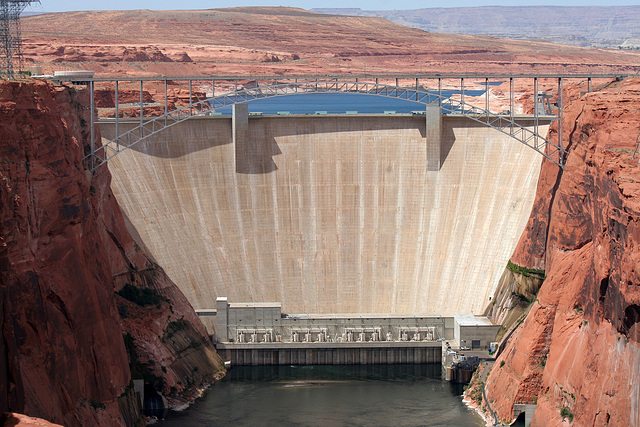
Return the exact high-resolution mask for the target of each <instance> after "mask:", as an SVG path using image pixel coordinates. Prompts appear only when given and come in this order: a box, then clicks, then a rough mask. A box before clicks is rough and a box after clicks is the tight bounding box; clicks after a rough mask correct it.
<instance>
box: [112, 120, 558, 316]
mask: <svg viewBox="0 0 640 427" xmlns="http://www.w3.org/2000/svg"><path fill="white" fill-rule="evenodd" d="M120 126H121V130H120V131H121V132H123V131H125V130H126V126H125V125H122V124H121V125H120ZM442 126H443V158H444V157H445V156H446V159H445V160H444V161H443V164H442V168H441V170H440V171H437V172H435V171H434V172H432V171H427V150H426V141H425V134H426V133H425V122H424V119H422V120H418V119H416V118H412V117H406V116H402V117H400V116H387V117H357V116H356V117H274V118H269V117H260V118H252V119H251V120H250V122H249V130H248V140H249V141H250V142H251V144H250V145H249V146H248V147H249V148H248V149H247V150H246V151H245V152H243V153H241V155H239V156H238V158H237V159H236V158H235V157H236V155H235V147H234V144H233V143H232V135H231V133H232V132H231V119H230V118H202V119H194V120H189V121H187V122H184V123H182V124H179V125H176V126H174V127H172V128H169V129H167V130H165V131H163V132H161V133H159V134H157V135H156V136H155V137H153V139H149V140H148V141H146V142H141V143H140V144H138V145H136V146H134V147H133V149H130V150H127V151H125V152H124V153H122V154H120V155H118V156H116V157H115V158H113V159H112V160H110V162H109V167H110V169H111V172H112V174H113V183H112V187H113V191H114V193H115V195H116V197H117V199H118V202H119V203H120V205H121V207H122V209H123V211H124V212H125V213H126V216H127V217H128V218H129V220H130V221H131V223H132V225H133V226H134V227H135V228H136V230H137V233H138V234H139V235H140V237H141V240H142V242H144V245H145V246H147V248H149V250H150V251H151V253H152V254H153V256H154V257H155V260H156V262H158V264H160V265H161V266H162V267H163V268H164V269H165V270H166V272H167V273H168V274H169V276H170V277H171V278H172V279H173V280H174V281H175V282H176V284H177V285H178V286H179V287H180V289H181V290H182V291H183V292H184V293H185V295H186V296H187V298H188V299H189V301H190V302H191V303H192V304H193V306H194V308H196V309H203V308H213V307H215V301H216V297H217V296H228V297H229V299H230V300H233V301H247V302H249V301H254V302H263V301H264V302H266V301H271V302H273V301H279V302H281V303H282V306H283V311H284V312H289V313H291V312H295V313H439V314H442V315H450V314H452V313H456V312H473V313H480V312H482V311H483V309H484V307H485V306H486V304H487V303H488V302H489V297H490V296H492V295H493V292H494V290H495V287H496V285H497V282H498V279H499V277H500V275H501V274H502V271H503V269H504V267H505V265H506V263H507V260H508V258H509V256H510V255H511V253H512V252H513V249H514V247H515V245H516V243H517V241H518V238H519V237H520V234H521V233H522V231H523V229H524V226H525V224H526V221H527V219H528V216H529V213H530V211H531V205H532V203H533V198H534V195H535V190H536V184H537V178H538V173H539V169H540V164H541V159H542V157H541V156H540V155H539V154H538V153H536V152H535V151H533V150H532V149H530V148H527V147H525V146H524V145H522V144H520V143H518V142H516V141H514V140H513V139H511V138H510V137H509V136H507V135H504V134H502V133H500V132H498V131H496V130H494V129H491V128H488V127H485V126H483V125H480V124H477V123H473V122H472V121H471V120H468V119H466V118H464V117H445V118H444V119H443V125H442ZM101 132H102V135H103V137H105V138H106V137H112V136H113V135H112V134H113V128H112V127H110V126H109V125H105V124H101ZM545 132H546V129H541V133H543V134H544V133H545Z"/></svg>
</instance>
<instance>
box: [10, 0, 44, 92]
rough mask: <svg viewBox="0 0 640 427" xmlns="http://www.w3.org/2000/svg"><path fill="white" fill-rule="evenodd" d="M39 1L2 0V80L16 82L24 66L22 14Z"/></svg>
mask: <svg viewBox="0 0 640 427" xmlns="http://www.w3.org/2000/svg"><path fill="white" fill-rule="evenodd" d="M31 3H40V2H39V1H37V0H0V78H7V79H9V80H14V79H15V78H16V68H17V71H20V68H21V65H22V40H21V38H20V14H21V13H22V11H23V10H24V9H25V8H26V7H27V6H29V4H31Z"/></svg>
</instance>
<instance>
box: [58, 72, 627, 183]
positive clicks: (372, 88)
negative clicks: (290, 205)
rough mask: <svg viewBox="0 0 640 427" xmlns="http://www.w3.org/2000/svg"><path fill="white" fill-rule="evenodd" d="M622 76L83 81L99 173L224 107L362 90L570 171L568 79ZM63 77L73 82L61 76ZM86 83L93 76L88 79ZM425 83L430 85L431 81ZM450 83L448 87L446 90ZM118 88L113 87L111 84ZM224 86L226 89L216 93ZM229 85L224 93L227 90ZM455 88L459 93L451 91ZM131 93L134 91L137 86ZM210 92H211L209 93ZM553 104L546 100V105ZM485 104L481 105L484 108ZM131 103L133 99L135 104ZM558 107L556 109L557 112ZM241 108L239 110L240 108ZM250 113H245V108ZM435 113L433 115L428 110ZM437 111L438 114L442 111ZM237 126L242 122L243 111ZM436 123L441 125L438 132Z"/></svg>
mask: <svg viewBox="0 0 640 427" xmlns="http://www.w3.org/2000/svg"><path fill="white" fill-rule="evenodd" d="M620 77H623V76H618V75H515V76H514V75H491V76H481V75H420V76H405V75H380V76H353V75H329V76H290V77H288V76H287V77H283V76H216V77H210V78H205V77H164V78H148V77H147V78H119V77H118V78H99V79H98V78H97V79H91V80H89V81H82V82H77V83H83V84H88V86H89V88H90V94H91V100H90V102H91V105H92V107H93V108H91V125H92V126H91V152H90V153H89V154H88V155H87V157H86V158H85V160H86V162H87V164H88V167H89V169H91V170H92V171H93V170H95V169H96V168H98V167H100V166H102V165H104V164H105V163H106V162H108V161H109V160H110V159H112V158H113V157H114V156H116V155H118V154H120V153H122V152H123V151H125V150H127V149H128V148H131V147H133V146H134V145H136V144H138V143H139V142H141V141H144V140H146V139H148V138H150V137H152V136H154V135H156V134H158V133H159V132H162V131H163V130H165V129H167V128H169V127H171V126H174V125H176V124H178V123H181V122H184V121H186V120H189V119H191V118H194V117H198V116H210V115H219V113H217V110H219V109H221V108H224V107H229V106H234V105H238V104H246V103H248V102H250V101H253V100H257V99H264V98H273V97H281V96H287V95H297V94H310V93H358V94H367V95H372V96H379V97H387V98H395V99H404V100H408V101H413V102H416V103H419V104H422V105H424V107H425V110H424V111H422V112H415V113H417V114H422V113H424V114H425V115H426V116H427V122H428V123H427V129H428V130H429V128H432V129H431V130H432V132H435V133H434V134H435V135H437V133H438V132H439V127H438V120H439V118H440V117H441V116H442V115H458V116H464V117H466V118H468V119H470V120H472V121H474V122H478V123H481V124H483V125H486V126H488V127H490V128H492V129H495V130H497V131H499V132H501V133H504V134H507V135H509V136H510V137H511V138H513V139H514V140H515V141H518V142H520V143H522V144H524V145H526V146H527V147H529V148H531V149H533V150H535V151H536V152H538V153H540V154H541V155H542V156H544V157H545V158H547V159H548V160H549V161H551V162H553V163H554V164H556V165H558V166H559V167H560V168H564V161H565V155H566V151H565V148H564V144H563V140H562V134H563V132H562V110H563V105H564V97H563V94H564V90H563V82H564V81H565V80H567V79H573V80H576V79H577V80H581V81H585V80H586V81H587V83H588V86H587V87H588V91H591V87H592V81H593V79H611V78H620ZM517 79H526V80H528V81H531V82H532V83H533V85H532V86H533V87H532V88H531V89H532V93H534V94H538V96H536V99H535V102H534V104H535V108H534V112H533V114H515V109H516V105H515V99H514V96H515V89H514V81H515V80H517ZM541 79H546V80H547V81H548V79H553V80H554V81H557V93H556V95H555V97H556V102H555V105H554V107H552V106H551V105H550V103H549V98H550V96H547V95H546V92H541V91H539V90H538V87H539V81H540V80H541ZM61 80H62V81H71V82H73V79H72V78H69V79H66V80H64V79H61ZM85 80H86V79H85ZM469 81H472V82H473V83H472V85H473V87H475V88H476V89H477V88H481V89H482V92H483V95H482V97H484V102H482V101H481V100H480V101H479V97H478V96H470V95H469V94H470V92H469V89H468V88H469ZM507 81H508V82H509V95H508V98H509V108H508V109H506V110H504V109H503V110H502V111H492V109H491V107H490V104H491V99H490V96H491V92H490V90H489V88H490V85H495V84H501V83H504V82H507ZM425 82H427V83H430V85H425ZM185 83H186V84H187V85H188V102H185V105H182V106H176V107H175V108H170V107H169V105H170V102H169V95H168V87H169V85H176V84H183V85H184V84H185ZM194 84H195V85H197V86H198V87H202V86H203V85H206V86H207V87H210V92H209V93H208V94H207V97H206V98H205V99H199V98H198V97H197V96H196V97H195V99H194V88H193V87H194ZM100 85H102V86H104V87H107V88H109V89H108V90H110V91H112V96H113V100H114V102H113V108H112V112H111V115H112V116H113V117H100V118H99V117H98V116H96V114H95V106H96V104H95V96H94V95H95V91H96V88H97V87H98V86H100ZM124 85H128V86H129V87H131V86H133V87H135V88H136V89H137V92H138V93H139V102H136V103H135V104H137V105H135V106H136V107H139V113H137V116H138V117H137V120H138V124H137V126H134V127H133V128H129V129H128V130H127V131H125V132H122V133H120V124H121V123H123V122H124V121H125V120H127V121H130V119H125V118H124V117H122V109H123V107H124V104H122V103H121V101H120V97H121V93H120V92H121V90H122V89H121V87H122V86H124ZM145 85H147V87H149V86H154V87H157V86H158V85H159V86H160V87H161V88H163V89H164V100H163V101H164V102H162V100H160V102H158V103H157V105H159V106H161V107H162V108H161V109H160V111H157V110H156V111H155V112H154V113H153V114H149V113H147V114H146V115H145V107H147V108H148V107H149V106H150V105H152V103H149V102H145V96H144V95H145V91H144V87H145ZM443 85H446V89H447V90H445V88H444V86H443ZM111 88H112V89H111ZM216 89H217V90H218V94H216ZM221 89H222V93H220V92H221ZM452 91H453V92H454V93H455V95H454V96H452V95H451V93H452ZM129 92H131V90H129ZM209 94H210V95H209ZM545 101H546V105H545ZM478 104H481V105H478ZM128 105H129V106H131V103H129V104H128ZM554 110H555V111H554ZM234 111H235V110H234ZM238 111H243V110H238ZM429 111H431V113H429V114H427V112H429ZM434 111H437V112H435V113H434ZM233 117H234V128H235V127H236V124H235V122H236V115H235V114H234V115H233ZM556 119H560V122H559V132H558V135H559V137H558V140H557V141H551V140H549V139H548V138H547V137H546V135H542V134H541V133H540V121H541V120H543V121H545V123H548V122H549V121H552V120H556ZM105 122H109V123H115V129H116V131H115V137H114V138H111V139H110V140H108V141H106V142H105V143H104V144H103V145H101V146H98V145H97V144H96V141H95V125H96V124H99V123H105ZM434 127H435V129H433V128H434ZM434 167H435V168H436V169H438V168H439V165H435V166H434Z"/></svg>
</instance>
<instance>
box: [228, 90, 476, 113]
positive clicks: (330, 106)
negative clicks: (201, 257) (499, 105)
mask: <svg viewBox="0 0 640 427" xmlns="http://www.w3.org/2000/svg"><path fill="white" fill-rule="evenodd" d="M454 93H459V91H443V96H444V97H445V98H447V97H450V96H451V95H452V94H454ZM465 94H466V95H468V96H480V95H482V94H484V91H482V90H468V91H465ZM435 100H436V98H435V96H434V97H433V98H432V99H431V101H435ZM247 104H248V105H249V112H250V113H263V114H278V113H283V112H287V113H289V114H316V112H323V113H326V114H345V113H346V112H347V111H349V112H353V113H359V114H363V113H364V114H383V113H384V112H395V113H411V112H413V111H424V110H425V105H424V104H422V103H419V102H415V101H410V100H407V99H400V98H389V97H385V96H378V95H367V94H358V93H306V94H298V95H284V96H276V97H273V98H261V99H254V100H252V101H249V102H247ZM216 112H218V113H222V114H223V115H227V114H231V106H228V107H221V108H216ZM445 112H450V111H445Z"/></svg>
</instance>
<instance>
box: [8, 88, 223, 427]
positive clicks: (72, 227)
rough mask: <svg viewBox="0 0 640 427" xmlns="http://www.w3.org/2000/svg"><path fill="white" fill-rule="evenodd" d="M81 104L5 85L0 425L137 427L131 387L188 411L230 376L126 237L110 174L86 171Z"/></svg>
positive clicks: (79, 98) (69, 96) (174, 294)
mask: <svg viewBox="0 0 640 427" xmlns="http://www.w3.org/2000/svg"><path fill="white" fill-rule="evenodd" d="M84 95H86V94H81V93H78V92H76V91H75V90H73V89H67V88H60V89H57V90H54V89H53V88H52V87H50V86H49V85H47V84H45V83H35V82H0V118H1V120H0V123H1V124H2V125H1V126H0V162H1V163H0V178H1V183H0V184H1V185H0V207H1V208H0V301H1V304H0V332H1V333H2V339H1V340H0V412H2V411H14V412H22V413H25V414H28V415H30V416H36V417H41V418H44V419H47V420H49V421H52V422H55V423H60V424H64V425H67V426H74V425H110V426H111V425H125V424H127V425H134V424H140V423H141V422H143V419H142V418H141V414H140V407H139V405H138V404H137V401H136V399H134V394H133V387H132V383H131V379H132V378H143V379H144V380H145V382H146V383H147V389H148V391H149V393H153V391H154V390H155V391H157V392H158V393H160V394H162V395H164V396H166V398H167V399H168V400H169V402H170V404H172V405H184V404H185V403H187V402H189V401H191V400H193V398H194V397H195V396H197V395H198V393H199V389H202V388H204V387H206V386H207V385H208V384H209V383H211V382H212V381H214V380H215V378H217V377H218V376H219V375H221V372H222V371H223V369H222V368H221V366H220V359H219V357H218V356H217V354H216V353H215V350H214V349H213V346H212V345H211V343H210V341H209V339H208V337H207V334H206V331H205V329H204V327H203V326H202V324H201V323H200V321H199V320H198V319H197V317H196V315H195V313H194V311H193V309H192V308H191V306H190V305H189V303H188V302H187V301H186V299H185V298H184V296H183V295H182V294H181V293H180V292H179V290H178V289H177V287H176V286H175V285H174V284H173V283H172V282H171V281H170V280H169V279H168V278H167V276H166V275H165V274H164V272H163V271H162V269H161V268H160V267H158V266H157V265H156V264H155V263H154V262H153V261H152V260H151V259H150V258H149V256H148V255H147V254H146V253H145V251H144V250H142V249H141V248H139V247H138V246H137V245H136V244H135V243H134V242H133V240H132V238H131V237H130V235H129V234H128V232H127V230H126V227H125V224H124V220H123V217H122V214H121V213H120V210H119V207H118V204H117V202H116V200H115V198H114V197H113V195H112V193H111V190H110V187H109V184H110V174H109V171H108V169H107V168H101V169H99V170H98V171H96V172H95V173H94V174H91V173H90V172H88V171H86V170H85V168H84V167H83V161H82V158H83V156H84V154H85V153H86V152H87V150H88V138H89V136H88V135H89V132H90V130H89V126H88V125H87V123H88V110H87V109H86V108H85V107H84V105H86V104H87V103H86V101H87V100H86V99H83V96H84ZM98 140H99V139H98ZM149 393H147V394H149Z"/></svg>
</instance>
